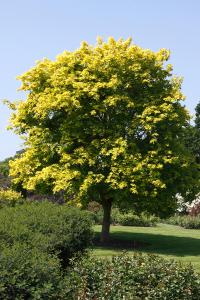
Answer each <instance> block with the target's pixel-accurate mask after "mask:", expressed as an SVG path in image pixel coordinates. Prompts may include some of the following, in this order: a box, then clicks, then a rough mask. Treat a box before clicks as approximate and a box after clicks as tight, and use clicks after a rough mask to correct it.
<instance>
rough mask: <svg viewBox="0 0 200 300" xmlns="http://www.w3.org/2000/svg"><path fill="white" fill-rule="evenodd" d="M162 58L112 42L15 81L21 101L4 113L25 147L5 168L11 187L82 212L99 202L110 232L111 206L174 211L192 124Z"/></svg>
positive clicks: (40, 66) (190, 167)
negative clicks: (57, 198)
mask: <svg viewBox="0 0 200 300" xmlns="http://www.w3.org/2000/svg"><path fill="white" fill-rule="evenodd" d="M169 55H170V53H169V51H168V50H166V49H161V50H160V51H158V52H153V51H151V50H149V49H142V48H141V47H139V46H137V45H135V44H133V43H132V42H131V39H128V40H126V41H124V40H122V39H120V40H118V41H115V40H114V39H113V38H110V39H109V40H108V42H103V41H102V40H101V39H98V42H97V45H96V46H90V45H88V44H87V43H86V42H83V43H82V45H81V47H80V48H79V49H78V50H76V51H72V52H69V51H65V52H64V53H62V54H61V55H59V56H57V58H56V60H55V61H51V60H49V59H44V60H42V61H39V62H37V64H36V66H35V67H33V68H32V69H30V70H29V71H27V72H26V73H24V74H23V75H22V76H20V77H19V79H20V80H21V81H22V86H21V88H20V89H21V90H22V91H25V92H26V93H27V98H26V100H25V101H20V102H17V103H10V107H11V108H12V109H13V110H14V112H13V114H12V117H11V128H12V129H13V130H14V131H15V132H16V133H17V134H19V135H22V136H23V137H24V139H25V151H24V153H22V154H21V156H20V157H19V158H17V159H16V160H14V161H11V163H10V167H11V170H10V174H11V176H12V177H13V178H14V181H15V182H16V183H17V182H21V183H22V184H23V186H24V188H26V189H30V190H34V189H35V188H37V189H38V188H40V187H41V188H42V187H44V186H46V187H48V188H49V189H51V190H52V191H53V192H59V191H64V193H65V195H66V198H67V199H68V197H69V196H70V197H69V199H70V201H71V202H76V203H77V204H79V205H80V204H81V205H86V204H87V203H88V201H90V200H96V201H98V202H100V203H101V204H102V205H103V207H104V211H107V231H108V227H109V226H108V223H109V221H108V218H109V214H110V213H109V207H108V206H110V208H111V204H112V203H113V202H116V203H119V204H120V203H122V202H126V201H128V202H129V203H130V204H132V206H133V207H135V209H140V210H149V211H152V212H155V213H159V212H160V213H162V212H164V213H166V212H167V211H169V208H171V209H172V208H173V207H174V205H175V200H174V195H175V194H176V193H177V192H179V193H184V192H185V191H186V190H187V189H188V188H189V186H190V185H192V184H193V183H194V181H193V180H194V179H195V176H194V169H195V166H194V162H193V159H192V157H191V155H190V153H189V151H188V150H187V149H186V147H185V146H184V143H183V135H184V128H185V127H186V125H187V124H188V121H189V118H190V117H189V114H188V112H187V111H186V109H185V108H184V106H183V105H182V100H183V99H184V96H183V94H182V92H181V82H182V79H181V78H179V77H176V76H172V66H171V65H170V64H167V63H166V62H167V61H168V59H169ZM108 203H109V204H108ZM106 207H107V208H106ZM105 214H106V213H105ZM105 218H106V217H105ZM104 221H105V220H104ZM105 222H106V221H105ZM104 229H105V228H104Z"/></svg>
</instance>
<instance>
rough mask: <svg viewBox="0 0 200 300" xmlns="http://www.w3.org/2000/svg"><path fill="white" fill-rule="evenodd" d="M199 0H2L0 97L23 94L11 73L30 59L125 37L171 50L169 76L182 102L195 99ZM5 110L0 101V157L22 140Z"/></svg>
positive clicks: (199, 85)
mask: <svg viewBox="0 0 200 300" xmlns="http://www.w3.org/2000/svg"><path fill="white" fill-rule="evenodd" d="M199 12H200V1H199V0H191V1H188V0H168V1H160V0H159V1H158V0H123V1H122V0H84V1H83V0H79V1H78V0H73V1H69V0H29V1H27V0H26V1H25V0H6V1H0V82H1V85H0V99H5V98H7V99H9V100H15V99H20V98H22V95H21V94H20V92H17V91H16V89H17V87H18V86H19V85H20V83H19V82H18V81H17V80H16V76H17V75H19V74H22V73H23V72H25V71H26V70H28V69H29V68H30V67H32V66H33V65H34V64H35V61H36V60H38V59H42V58H44V57H48V58H50V59H54V58H55V56H56V55H57V54H59V53H61V52H63V51H64V50H65V49H67V50H74V49H76V48H78V47H79V45H80V42H81V41H82V40H86V41H88V42H89V43H91V44H94V43H95V42H96V37H97V36H102V37H103V38H104V39H105V40H106V39H107V38H108V37H109V36H113V37H115V38H117V39H118V38H120V37H123V38H127V37H129V36H131V37H132V38H133V41H134V42H135V43H136V44H138V45H139V46H141V47H144V48H150V49H152V50H154V51H157V50H159V49H160V48H168V49H170V50H171V59H170V63H172V64H173V65H174V74H178V75H181V76H183V77H184V83H183V92H184V94H185V95H186V97H187V99H186V101H185V105H186V106H187V108H188V109H189V110H190V112H191V113H192V114H193V113H194V108H195V106H196V104H197V103H198V102H199V101H200V82H199V80H200V76H199V72H200V17H199ZM9 115H10V112H9V110H8V109H7V108H6V107H5V106H4V105H3V104H2V103H1V104H0V160H2V159H4V158H6V157H9V156H11V155H13V154H14V153H15V152H16V151H17V150H19V149H20V147H21V145H22V141H21V140H20V139H19V138H18V137H16V136H15V135H14V134H13V133H11V132H9V131H7V130H6V125H7V123H8V118H9Z"/></svg>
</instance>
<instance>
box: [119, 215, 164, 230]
mask: <svg viewBox="0 0 200 300" xmlns="http://www.w3.org/2000/svg"><path fill="white" fill-rule="evenodd" d="M158 221H159V218H157V217H155V216H151V215H150V216H148V215H145V214H141V215H140V216H137V215H135V214H133V213H126V214H121V215H120V216H119V224H120V225H123V226H143V227H150V226H155V225H156V224H157V223H158Z"/></svg>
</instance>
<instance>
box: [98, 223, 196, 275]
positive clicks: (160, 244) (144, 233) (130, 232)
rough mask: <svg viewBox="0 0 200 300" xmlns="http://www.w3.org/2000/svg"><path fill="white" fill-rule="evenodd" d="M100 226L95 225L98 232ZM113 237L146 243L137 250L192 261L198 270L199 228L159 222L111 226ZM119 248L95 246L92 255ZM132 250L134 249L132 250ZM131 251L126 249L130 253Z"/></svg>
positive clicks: (111, 251)
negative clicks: (151, 225)
mask: <svg viewBox="0 0 200 300" xmlns="http://www.w3.org/2000/svg"><path fill="white" fill-rule="evenodd" d="M100 230H101V226H98V225H96V226H95V232H96V233H97V234H98V233H99V232H100ZM111 235H112V237H113V238H121V239H131V240H135V241H141V242H145V243H148V246H145V247H142V248H140V249H138V250H137V251H140V252H144V253H156V254H159V255H162V256H163V257H165V258H173V259H175V260H180V261H182V262H184V263H190V262H191V263H192V264H193V266H194V268H195V269H196V270H197V271H199V272H200V230H194V229H184V228H181V227H179V226H173V225H167V224H159V225H157V226H156V227H129V226H111ZM120 251H121V250H117V249H105V248H102V247H95V248H94V250H93V255H95V256H101V257H106V256H110V255H113V254H117V253H120ZM133 251H134V250H133ZM131 252H132V251H128V253H130V254H131Z"/></svg>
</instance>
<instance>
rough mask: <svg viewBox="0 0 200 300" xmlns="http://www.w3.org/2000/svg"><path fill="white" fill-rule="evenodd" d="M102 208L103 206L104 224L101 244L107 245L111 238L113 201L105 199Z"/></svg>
mask: <svg viewBox="0 0 200 300" xmlns="http://www.w3.org/2000/svg"><path fill="white" fill-rule="evenodd" d="M102 206H103V224H102V231H101V242H102V243H105V242H107V241H108V240H109V236H110V216H111V207H112V200H111V199H104V200H103V201H102Z"/></svg>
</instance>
